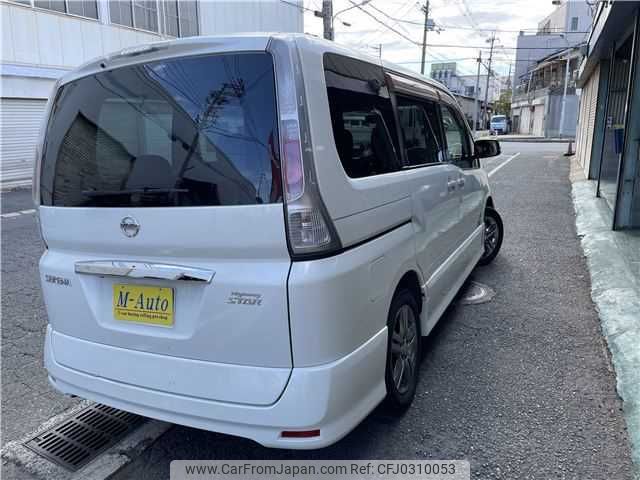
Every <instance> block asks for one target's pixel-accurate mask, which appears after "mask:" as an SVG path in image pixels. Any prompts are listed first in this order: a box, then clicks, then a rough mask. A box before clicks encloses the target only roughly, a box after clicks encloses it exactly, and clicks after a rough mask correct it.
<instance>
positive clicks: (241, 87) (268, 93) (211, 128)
mask: <svg viewBox="0 0 640 480" xmlns="http://www.w3.org/2000/svg"><path fill="white" fill-rule="evenodd" d="M52 112H53V113H52V117H51V119H50V121H49V125H48V128H47V134H46V137H45V145H44V149H43V159H42V160H43V163H42V178H41V201H42V204H43V205H53V206H64V207H76V206H78V207H80V206H82V207H147V206H148V207H157V206H206V205H252V204H263V203H276V202H281V201H282V184H281V174H280V160H279V155H278V145H277V138H278V134H277V129H276V106H275V88H274V78H273V63H272V59H271V56H270V55H269V54H267V53H243V54H225V55H209V56H199V57H188V58H180V59H173V60H166V61H161V62H153V63H146V64H140V65H135V66H131V67H123V68H119V69H116V70H112V71H106V72H103V73H98V74H96V75H93V76H90V77H85V78H82V79H80V80H77V81H74V82H71V83H69V84H67V85H64V86H63V87H62V89H61V90H60V91H59V92H58V96H57V98H56V101H55V104H54V108H53V111H52Z"/></svg>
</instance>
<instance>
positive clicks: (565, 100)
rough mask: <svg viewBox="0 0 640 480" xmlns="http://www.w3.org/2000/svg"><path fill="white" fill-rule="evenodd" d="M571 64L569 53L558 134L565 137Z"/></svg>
mask: <svg viewBox="0 0 640 480" xmlns="http://www.w3.org/2000/svg"><path fill="white" fill-rule="evenodd" d="M570 63H571V57H570V56H569V54H568V53H567V66H566V68H565V73H564V92H563V93H562V108H561V109H560V131H559V132H558V134H559V135H560V136H561V137H563V136H564V111H565V109H566V106H567V87H568V86H569V65H570Z"/></svg>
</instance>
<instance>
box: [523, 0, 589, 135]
mask: <svg viewBox="0 0 640 480" xmlns="http://www.w3.org/2000/svg"><path fill="white" fill-rule="evenodd" d="M592 8H595V7H592V6H591V5H589V4H588V3H587V2H586V1H584V0H565V1H561V2H560V4H559V5H558V7H557V8H556V9H555V10H554V11H553V12H552V13H551V14H550V15H549V16H547V17H546V18H545V19H544V20H542V21H541V22H540V23H539V24H538V30H537V32H536V33H535V34H529V35H527V34H524V33H523V32H521V33H520V35H519V36H518V40H517V47H518V50H516V60H515V70H514V78H513V85H514V89H513V97H512V99H511V123H512V130H513V132H514V133H519V134H524V135H535V136H539V137H574V136H575V134H576V121H577V115H578V114H577V108H578V101H579V90H577V89H576V85H575V77H576V72H577V69H578V67H579V65H580V61H581V58H582V55H583V54H584V50H583V48H582V47H583V45H584V44H585V42H586V38H587V36H588V31H589V29H590V28H591V22H592V19H593V10H592Z"/></svg>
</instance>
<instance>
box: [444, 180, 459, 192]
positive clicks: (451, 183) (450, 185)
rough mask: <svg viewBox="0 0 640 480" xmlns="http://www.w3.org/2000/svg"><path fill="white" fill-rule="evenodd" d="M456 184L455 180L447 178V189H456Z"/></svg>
mask: <svg viewBox="0 0 640 480" xmlns="http://www.w3.org/2000/svg"><path fill="white" fill-rule="evenodd" d="M456 185H458V181H457V180H449V181H448V182H447V190H449V191H450V192H453V191H454V190H455V189H456Z"/></svg>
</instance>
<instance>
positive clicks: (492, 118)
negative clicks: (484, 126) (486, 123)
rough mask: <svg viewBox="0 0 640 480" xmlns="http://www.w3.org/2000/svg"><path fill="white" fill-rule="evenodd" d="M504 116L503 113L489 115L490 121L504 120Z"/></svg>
mask: <svg viewBox="0 0 640 480" xmlns="http://www.w3.org/2000/svg"><path fill="white" fill-rule="evenodd" d="M505 120H506V117H505V116H504V115H496V116H495V117H491V121H492V122H504V121H505Z"/></svg>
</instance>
